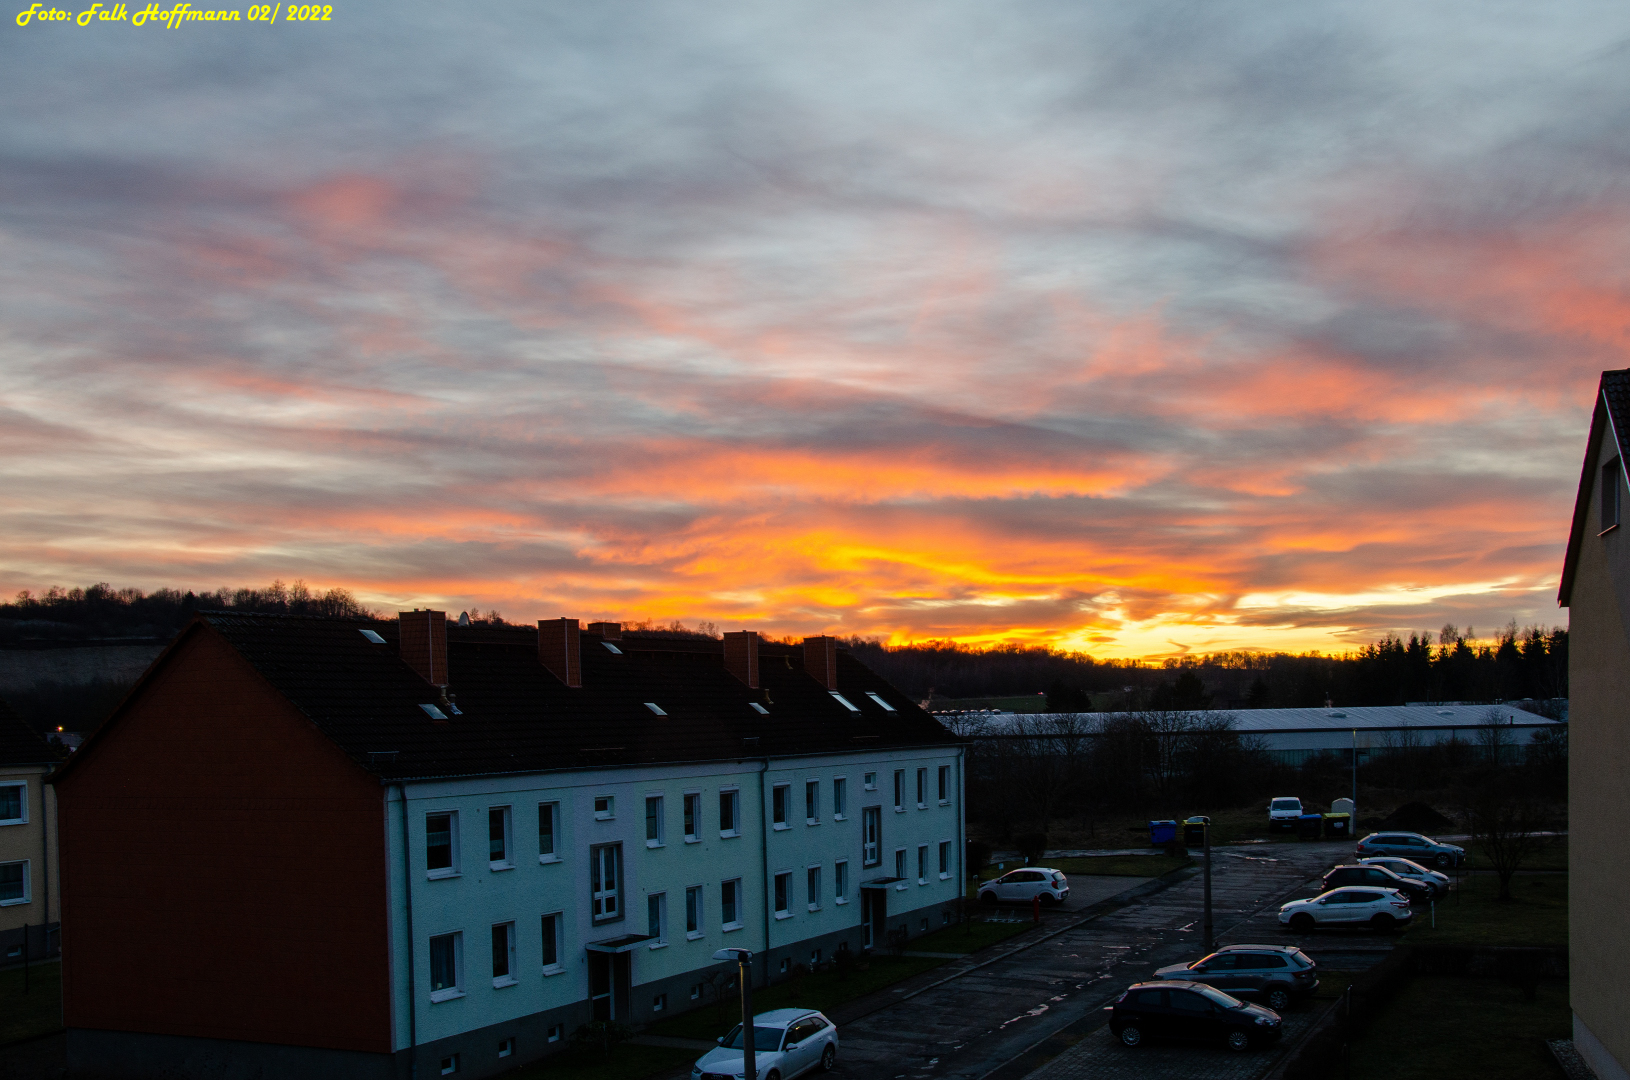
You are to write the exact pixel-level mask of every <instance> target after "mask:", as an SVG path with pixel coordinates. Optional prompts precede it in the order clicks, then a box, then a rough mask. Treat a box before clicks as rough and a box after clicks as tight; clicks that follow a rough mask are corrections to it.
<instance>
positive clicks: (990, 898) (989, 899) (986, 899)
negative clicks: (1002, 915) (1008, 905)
mask: <svg viewBox="0 0 1630 1080" xmlns="http://www.w3.org/2000/svg"><path fill="white" fill-rule="evenodd" d="M979 902H980V903H981V904H984V905H985V906H986V907H995V906H996V894H995V893H993V892H982V893H980V894H979Z"/></svg>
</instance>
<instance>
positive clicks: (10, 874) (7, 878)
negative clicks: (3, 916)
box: [0, 859, 29, 907]
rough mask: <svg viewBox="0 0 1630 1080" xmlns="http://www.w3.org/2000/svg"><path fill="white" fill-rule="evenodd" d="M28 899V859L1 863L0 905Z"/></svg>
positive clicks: (19, 902) (23, 901) (24, 901)
mask: <svg viewBox="0 0 1630 1080" xmlns="http://www.w3.org/2000/svg"><path fill="white" fill-rule="evenodd" d="M28 901H29V892H28V861H27V860H26V859H25V860H24V861H22V862H8V863H0V907H5V906H7V905H10V904H26V903H28Z"/></svg>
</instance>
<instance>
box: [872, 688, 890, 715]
mask: <svg viewBox="0 0 1630 1080" xmlns="http://www.w3.org/2000/svg"><path fill="white" fill-rule="evenodd" d="M866 696H867V697H869V698H871V699H872V700H873V701H875V702H877V703H878V704H879V705H881V706H883V708H884V710H886V711H887V712H894V706H893V705H890V704H889V703H888V702H886V701H884V700H883V698H882V697H881V696H880V695H878V694H877V693H876V692H875V691H872V690H868V691H866Z"/></svg>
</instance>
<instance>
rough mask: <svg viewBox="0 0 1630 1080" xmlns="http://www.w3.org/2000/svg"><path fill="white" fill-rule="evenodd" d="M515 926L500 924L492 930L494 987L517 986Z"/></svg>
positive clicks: (508, 923) (509, 923) (510, 923)
mask: <svg viewBox="0 0 1630 1080" xmlns="http://www.w3.org/2000/svg"><path fill="white" fill-rule="evenodd" d="M514 972H515V924H514V923H512V922H506V923H498V924H497V925H496V926H494V927H493V928H492V985H494V986H514V985H515V975H514Z"/></svg>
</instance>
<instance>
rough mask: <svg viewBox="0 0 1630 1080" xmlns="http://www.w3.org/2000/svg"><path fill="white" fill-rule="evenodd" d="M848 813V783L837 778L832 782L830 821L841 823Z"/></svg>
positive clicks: (843, 779) (841, 778) (842, 778)
mask: <svg viewBox="0 0 1630 1080" xmlns="http://www.w3.org/2000/svg"><path fill="white" fill-rule="evenodd" d="M848 812H849V781H848V780H847V779H845V778H844V777H841V776H840V777H838V778H837V779H836V780H833V781H832V820H833V821H842V820H843V816H844V815H845V814H847V813H848Z"/></svg>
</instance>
